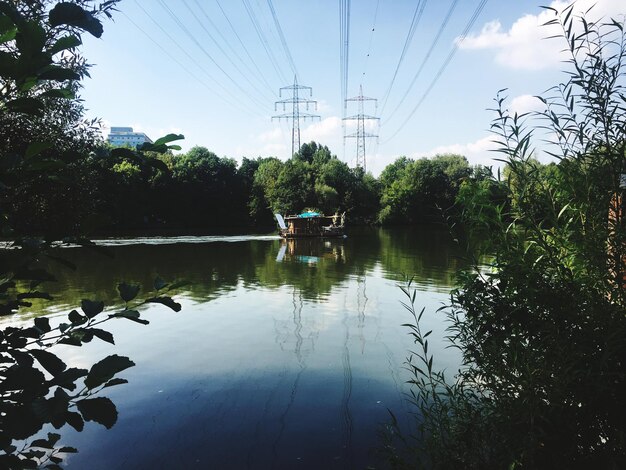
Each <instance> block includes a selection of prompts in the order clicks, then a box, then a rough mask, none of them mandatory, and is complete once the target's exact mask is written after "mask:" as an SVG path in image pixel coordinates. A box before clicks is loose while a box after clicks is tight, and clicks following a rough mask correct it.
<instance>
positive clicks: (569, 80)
mask: <svg viewBox="0 0 626 470" xmlns="http://www.w3.org/2000/svg"><path fill="white" fill-rule="evenodd" d="M116 3H118V2H117V1H108V2H102V3H100V2H95V1H92V0H74V1H71V2H56V1H54V0H43V1H40V2H15V1H9V2H7V1H0V47H1V51H0V77H1V80H2V82H1V85H2V88H1V90H0V92H1V96H0V99H1V101H0V134H2V139H1V140H0V162H1V165H0V181H1V183H2V184H1V185H0V216H1V218H0V234H1V235H2V237H4V238H5V239H8V240H11V242H12V245H13V246H14V247H15V248H16V250H12V251H13V253H11V254H10V255H7V256H3V263H2V267H1V269H0V271H1V272H0V315H3V316H8V315H13V314H15V313H17V312H19V313H21V312H28V309H29V308H31V307H32V306H33V301H37V302H39V301H40V300H49V299H51V296H50V294H49V292H47V291H46V290H45V289H46V287H45V286H46V284H45V283H46V282H49V281H52V280H53V278H52V277H51V275H50V274H49V273H48V272H47V271H46V270H45V269H43V268H42V266H44V265H45V263H41V260H44V259H45V260H46V262H56V263H60V264H61V265H63V266H65V267H67V268H69V269H73V268H75V266H74V263H72V262H71V261H68V260H67V259H65V258H64V257H62V256H58V252H57V251H55V250H54V249H53V246H54V245H55V243H73V244H79V245H84V246H86V247H90V248H92V249H98V247H96V246H94V244H93V242H91V241H90V239H89V238H87V236H92V237H93V234H97V233H106V232H107V231H121V232H125V231H136V230H174V231H176V230H190V231H196V230H197V231H211V230H214V229H217V228H221V227H225V226H229V227H240V228H242V229H243V228H248V229H249V228H251V227H266V226H267V227H271V226H273V225H274V223H273V216H272V214H273V213H274V212H281V213H293V212H297V211H300V210H302V209H304V208H315V209H319V210H322V211H324V212H326V213H334V212H339V213H342V212H346V214H347V217H348V220H349V221H351V222H350V223H354V224H355V225H356V224H359V223H362V224H373V223H380V224H384V225H393V224H400V225H403V224H407V225H411V224H418V223H422V222H423V221H444V220H445V221H447V222H448V223H449V224H450V225H451V227H452V230H453V232H454V233H463V234H469V235H470V236H469V237H464V236H459V239H461V240H462V239H465V238H467V239H469V240H472V239H479V240H480V241H481V244H482V248H483V250H485V251H486V252H488V253H490V254H492V256H493V262H492V263H491V265H490V266H489V267H487V268H485V267H484V266H480V265H479V263H478V262H476V263H474V264H475V265H474V267H473V269H469V270H464V271H463V272H460V273H459V282H458V286H459V287H458V289H457V290H455V291H453V292H452V296H451V303H450V305H449V306H447V307H446V309H445V311H446V313H447V315H448V317H449V321H450V330H449V331H450V340H451V342H452V344H453V345H454V346H456V347H458V348H459V349H460V351H461V353H462V355H463V359H464V364H463V367H462V368H461V370H460V371H459V372H458V373H457V374H456V375H455V376H454V377H450V376H448V377H446V376H444V374H443V372H438V371H437V368H436V361H435V360H434V359H436V358H433V356H432V352H431V349H432V348H431V349H429V347H428V336H429V332H426V331H422V329H421V323H420V319H421V317H422V315H428V314H429V312H423V313H420V309H419V306H418V305H416V304H415V296H414V292H413V291H412V290H411V286H410V285H409V286H408V287H407V288H405V294H406V295H407V301H406V302H405V307H406V308H407V309H408V310H409V312H410V313H411V314H412V316H413V320H414V322H413V323H409V324H408V328H409V330H410V333H411V334H412V335H413V337H414V338H415V341H416V346H417V347H416V349H415V350H414V351H413V352H412V353H411V354H412V355H411V356H410V358H409V361H408V362H407V367H408V368H409V371H410V372H411V373H412V380H411V384H412V386H413V387H412V389H411V390H412V392H411V396H410V397H409V398H410V401H411V403H412V404H413V406H414V408H413V409H414V412H415V413H414V416H415V434H414V435H412V436H407V435H403V434H402V433H399V432H397V431H398V429H399V427H394V426H393V425H392V426H391V427H390V435H389V436H388V438H389V439H388V441H387V447H386V450H387V452H388V455H389V465H390V466H394V467H398V468H441V469H447V468H474V469H483V468H494V469H500V468H508V469H512V468H523V469H534V468H538V469H539V468H541V469H543V468H546V469H548V468H589V467H592V466H593V467H597V468H607V469H613V468H615V469H618V468H624V467H625V466H626V445H625V444H624V443H625V442H626V434H625V432H626V426H625V424H624V423H626V407H625V406H624V397H625V396H626V378H625V369H626V367H625V366H626V310H625V305H624V302H625V300H626V288H625V284H624V273H625V272H626V267H625V262H626V256H625V255H626V253H624V251H625V247H626V245H625V243H626V239H625V238H626V227H625V224H624V222H623V211H624V204H623V192H624V187H623V185H622V184H621V175H623V174H624V173H626V164H625V163H626V162H625V155H626V102H625V101H624V96H625V95H626V89H625V87H624V83H623V82H624V70H623V63H624V60H625V59H626V39H625V35H624V23H623V19H622V20H621V22H620V20H607V21H605V22H601V23H588V22H587V21H586V20H585V19H584V18H575V17H574V15H572V8H571V7H568V8H566V9H565V10H564V11H563V12H560V13H559V12H556V11H554V13H555V17H554V20H553V22H552V23H553V24H557V25H561V26H562V30H563V37H562V38H561V40H563V43H564V46H566V47H567V48H568V49H569V53H570V57H571V59H570V62H569V63H568V64H567V65H568V71H567V72H566V75H565V77H566V78H565V81H564V83H562V84H559V85H558V86H556V87H554V88H553V89H551V90H549V91H548V92H547V93H546V94H545V96H544V97H543V98H541V99H542V101H543V103H544V105H545V109H544V110H543V111H540V112H537V113H532V114H529V115H522V116H519V115H517V114H514V115H510V114H509V113H508V111H507V110H506V100H505V99H504V98H503V97H502V96H501V94H499V95H498V97H497V99H496V107H495V109H494V113H495V115H496V119H495V121H494V123H493V126H492V129H493V133H494V137H495V139H494V140H495V141H496V142H497V143H498V145H499V147H500V148H499V149H498V153H499V156H500V158H501V159H502V160H504V162H505V168H504V171H503V173H502V177H500V175H498V177H497V178H496V177H494V175H492V174H491V171H490V170H489V169H487V168H484V167H470V166H469V165H468V162H467V161H466V160H465V159H464V158H463V157H462V156H458V155H442V156H436V157H435V158H432V159H420V160H415V161H414V160H410V159H407V158H405V157H401V158H399V159H398V160H396V161H395V162H394V163H393V164H391V165H389V166H388V167H387V168H386V169H385V170H384V171H383V172H382V174H381V175H380V177H379V178H374V177H373V176H372V175H370V174H365V173H363V171H362V170H360V169H351V168H349V167H348V166H347V165H346V164H345V163H343V162H341V161H340V160H339V159H337V158H336V157H334V156H333V155H332V154H331V152H330V150H329V149H328V148H327V147H325V146H323V145H320V144H317V143H314V142H312V143H310V144H305V145H303V146H302V147H301V149H299V151H298V152H297V154H296V155H294V156H293V157H292V158H291V159H290V160H288V161H286V162H282V161H280V160H278V159H276V158H272V157H269V158H258V159H244V160H243V162H242V163H241V165H239V166H238V165H237V164H236V162H235V161H234V160H232V159H228V158H220V157H217V156H216V155H215V154H213V153H211V152H210V151H208V150H207V149H205V148H202V147H196V148H193V149H191V150H190V151H189V152H187V153H185V154H182V155H174V154H173V153H172V150H176V149H177V148H178V147H177V146H176V144H173V142H176V141H177V140H179V139H181V138H182V136H178V135H168V136H165V137H163V138H161V139H158V140H157V141H156V142H155V143H154V144H149V145H144V146H143V147H142V148H139V149H111V148H108V147H106V146H105V145H103V144H102V142H101V141H100V138H99V137H98V123H97V122H94V121H91V122H86V121H85V120H84V118H83V114H84V113H83V112H84V108H83V105H82V103H81V102H80V101H79V100H78V98H77V96H78V93H79V91H80V80H81V79H82V78H84V77H85V76H86V75H87V73H88V69H89V65H87V63H86V61H85V59H84V58H83V57H82V56H81V55H80V53H79V51H78V47H79V46H80V44H81V41H80V37H81V35H83V34H86V33H87V34H92V35H94V36H96V37H100V36H101V35H102V32H103V26H102V23H101V19H102V18H104V17H111V15H112V14H114V11H115V5H116ZM534 118H538V119H539V121H538V122H537V121H534V120H533V119H534ZM546 128H547V129H548V131H549V136H548V138H552V139H553V140H552V142H551V144H552V145H550V146H549V151H550V152H551V153H550V155H552V157H553V158H554V160H555V162H554V163H551V164H547V165H545V164H541V163H539V162H538V161H537V160H536V159H535V157H534V148H533V142H534V139H536V138H537V139H538V138H541V137H543V136H541V135H539V136H537V135H536V134H540V132H541V130H542V129H546ZM553 136H554V137H553ZM34 235H35V236H34ZM473 251H474V250H468V252H469V253H472V252H473ZM77 264H78V263H77ZM409 274H410V273H409ZM144 281H145V279H144ZM169 281H170V280H163V279H161V278H160V277H157V278H156V279H151V280H150V283H149V284H150V285H149V286H148V287H147V288H146V287H145V286H144V288H143V289H141V288H140V286H139V285H135V284H128V283H124V282H122V283H120V284H118V286H117V294H119V298H120V299H121V303H122V306H121V307H119V308H117V309H116V310H114V311H113V310H105V304H104V302H103V301H102V299H98V298H93V299H82V300H81V301H80V309H76V310H72V311H71V312H70V313H69V315H68V317H67V321H66V322H64V323H61V324H59V325H57V324H51V323H50V321H49V319H48V318H46V317H39V318H36V319H35V320H34V322H33V325H32V326H30V327H28V328H27V327H6V328H4V329H2V331H1V332H0V353H1V356H2V363H0V377H1V381H0V393H1V394H2V400H1V402H0V449H2V452H3V453H2V454H0V465H2V466H4V467H6V468H33V467H36V466H40V465H47V468H60V467H59V464H60V463H61V462H62V457H63V456H64V455H65V454H67V453H72V452H76V449H74V448H72V447H67V446H61V445H59V441H60V438H61V437H60V435H59V434H56V433H48V434H47V437H46V436H43V437H40V438H38V439H35V440H34V441H29V438H30V437H31V436H33V435H35V434H37V433H38V432H39V431H40V430H41V429H42V427H43V426H44V425H52V426H53V427H55V428H57V429H60V428H62V427H63V426H64V425H65V424H68V425H69V426H71V427H73V428H74V429H76V430H79V431H80V430H82V429H83V427H84V426H85V422H86V421H95V422H97V423H100V424H102V425H104V426H105V427H107V428H110V427H112V426H113V425H114V424H115V422H116V420H117V410H116V408H115V405H114V404H113V402H112V401H111V400H109V399H108V398H106V397H105V396H103V395H104V393H106V390H105V391H104V393H103V390H104V389H106V388H108V387H111V386H114V385H122V384H124V383H125V382H126V381H125V380H124V379H121V378H119V377H117V376H116V375H117V374H118V373H120V372H122V371H124V370H126V369H127V368H129V367H132V366H133V365H134V363H133V362H132V361H131V359H129V358H127V357H122V356H118V355H110V356H108V357H106V358H104V359H103V360H102V361H99V362H98V363H96V364H94V365H93V366H91V367H90V369H89V370H87V369H79V368H75V367H71V364H70V365H68V364H65V363H64V362H63V361H61V359H59V358H58V357H57V356H56V355H55V354H54V346H55V345H57V344H66V345H72V346H76V347H80V346H81V345H83V344H84V343H88V342H90V341H92V340H93V341H98V340H100V341H105V342H109V343H113V342H114V339H113V336H112V335H111V334H110V333H109V332H107V331H106V330H104V329H102V328H99V327H98V326H99V325H100V324H101V323H104V322H107V321H113V320H114V319H122V320H128V321H133V322H139V323H144V324H145V323H147V321H146V320H145V319H143V318H142V317H141V309H142V307H143V306H145V305H146V304H148V303H158V304H162V305H163V306H164V307H169V308H170V309H172V310H175V311H178V310H180V304H178V303H177V302H176V301H175V300H174V299H173V298H172V297H171V294H172V293H175V292H176V290H177V289H179V288H181V287H182V283H180V282H169ZM172 281H173V280H172ZM143 284H146V283H145V282H144V283H143ZM145 291H149V293H147V294H146V295H145V297H144V298H143V300H139V299H140V297H141V296H140V292H141V294H142V295H143V293H144V292H145ZM107 300H110V299H107ZM118 302H119V301H118ZM397 418H398V420H403V419H406V418H405V417H397ZM38 437H39V436H38Z"/></svg>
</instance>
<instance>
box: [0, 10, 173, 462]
mask: <svg viewBox="0 0 626 470" xmlns="http://www.w3.org/2000/svg"><path fill="white" fill-rule="evenodd" d="M115 4H116V1H107V2H104V3H102V4H100V5H97V4H95V3H94V2H90V1H87V0H77V1H74V2H59V3H57V2H53V1H47V0H43V1H37V2H5V1H1V2H0V122H1V123H2V125H1V126H0V128H1V129H2V130H3V131H6V130H7V129H8V128H11V123H12V122H14V123H15V130H16V134H15V135H13V136H10V138H9V139H7V140H4V141H3V143H2V145H1V147H0V161H1V162H2V165H1V166H0V181H1V182H2V184H0V188H1V189H0V190H1V191H2V192H3V194H2V196H3V199H2V205H1V206H0V216H1V218H0V228H1V229H2V234H3V235H4V236H11V235H12V234H13V227H12V226H11V223H10V222H11V221H10V218H9V217H8V216H7V201H13V202H14V201H18V200H21V201H24V199H20V198H16V197H15V194H16V193H19V191H20V190H23V189H24V188H25V187H28V183H29V182H33V181H34V182H36V184H35V185H32V186H31V187H32V188H38V189H39V186H41V187H46V189H49V187H50V186H51V184H50V182H51V181H52V180H53V179H54V178H55V177H56V178H58V181H63V179H64V178H65V177H67V176H69V177H70V178H71V165H72V164H73V163H74V159H75V157H76V155H77V153H76V151H77V150H84V149H85V148H91V147H92V144H93V143H92V142H91V143H90V142H89V138H88V135H89V134H87V135H85V134H82V133H81V131H80V130H79V131H78V132H76V130H75V129H72V124H73V123H75V122H76V121H77V119H79V118H80V109H81V108H80V106H79V105H77V104H76V102H73V104H72V103H66V102H64V101H63V100H72V99H73V96H74V90H75V89H76V87H77V85H76V84H75V83H72V81H73V80H78V79H80V77H81V76H82V75H83V74H84V73H85V70H86V65H85V64H84V61H83V60H82V58H81V57H80V55H79V54H78V53H77V52H76V51H74V49H75V48H76V47H77V46H78V45H80V37H81V34H83V32H85V31H87V32H89V33H91V34H93V35H94V36H97V37H99V36H100V35H101V34H102V24H101V22H100V20H99V19H98V17H99V16H100V15H107V16H108V15H110V13H109V12H110V11H111V10H112V9H113V7H114V5H115ZM93 5H96V6H93ZM57 100H60V101H57ZM57 112H59V114H58V118H59V121H58V122H56V121H54V119H55V116H57V115H56V114H55V113H57ZM64 113H65V114H64ZM42 119H43V121H42ZM44 122H51V123H52V124H53V125H51V126H50V128H45V127H44V128H39V127H38V126H40V125H41V124H42V123H44ZM175 138H177V136H166V137H165V138H163V139H160V140H157V141H156V142H155V143H154V144H151V147H149V148H150V149H151V150H155V149H160V148H161V147H166V146H167V145H166V144H167V142H170V141H172V140H174V139H175ZM40 139H41V140H40ZM80 143H83V144H85V145H84V146H81V145H79V144H80ZM127 152H129V153H128V156H129V157H132V158H133V159H135V160H137V161H141V162H146V161H149V159H146V158H145V156H144V155H142V154H141V153H136V152H130V151H127ZM78 153H80V152H78ZM118 153H119V152H118ZM127 169H128V168H127V167H126V168H121V167H120V170H122V171H126V170H127ZM43 174H45V176H43ZM50 192H51V194H54V195H55V196H57V195H58V194H59V187H56V188H53V190H52V191H50ZM39 195H41V193H39ZM30 197H31V199H32V202H33V203H34V206H35V207H37V208H42V212H41V213H40V215H42V216H43V215H46V213H47V211H48V210H51V209H50V208H49V207H46V206H45V205H39V203H40V201H39V200H38V198H37V195H36V194H32V195H30ZM47 202H49V200H48V201H47ZM57 228H58V227H57ZM69 231H72V228H71V227H70V228H69ZM47 235H48V236H47V237H46V238H45V239H44V238H33V237H29V238H19V237H13V238H12V240H11V245H12V248H14V250H3V251H5V252H3V253H1V254H0V255H1V256H2V263H1V264H0V315H2V316H5V315H11V314H14V313H16V312H18V311H19V310H20V309H22V308H27V307H29V306H31V303H30V302H29V300H30V299H48V300H51V296H50V295H49V294H48V293H46V292H45V291H43V290H42V289H41V286H42V285H43V283H44V282H46V281H51V280H53V278H52V276H51V275H50V274H49V273H48V272H46V271H45V270H43V269H38V268H37V266H36V265H35V262H36V261H37V260H38V259H39V258H41V257H48V258H49V259H52V260H56V261H58V262H59V263H61V264H63V265H64V266H66V267H68V268H72V264H71V263H69V262H67V261H66V260H64V259H62V258H59V257H58V256H57V255H56V254H55V253H54V252H52V251H51V250H50V249H51V248H52V247H54V246H59V245H62V244H69V243H77V244H81V245H92V244H91V242H90V241H89V240H86V239H83V238H80V237H76V236H69V237H65V238H62V239H59V237H60V234H59V232H56V231H54V232H53V233H48V234H47ZM154 288H155V291H156V295H154V296H152V297H150V298H147V299H146V300H144V301H143V302H140V301H137V300H136V297H137V295H138V293H139V288H138V287H137V286H133V285H129V284H125V283H120V284H119V285H118V291H119V293H120V297H121V300H122V301H123V302H124V307H121V308H118V309H117V311H116V312H109V313H107V314H103V310H104V303H103V302H98V301H93V300H88V299H84V300H83V301H82V302H81V311H80V312H79V311H78V310H72V311H71V312H70V313H69V315H68V317H67V323H65V322H63V323H61V324H59V325H51V324H50V321H49V319H48V318H46V317H40V318H36V319H35V320H34V322H33V325H32V326H30V327H6V328H3V329H2V331H0V357H1V358H2V359H1V363H0V395H1V399H0V449H1V450H2V452H1V453H0V466H1V467H2V468H19V469H21V468H36V467H37V466H39V465H44V464H47V468H60V467H59V465H58V464H59V463H60V462H61V461H62V458H61V455H64V454H67V453H73V452H76V449H74V448H73V447H69V446H63V447H60V446H59V445H58V441H59V439H60V435H59V434H56V433H48V434H47V437H45V438H43V437H42V438H40V439H36V440H34V441H31V442H26V443H20V448H19V449H18V448H17V446H16V445H14V444H15V443H16V441H26V440H27V439H28V438H29V437H30V436H32V435H33V434H34V433H36V432H38V431H39V430H40V429H41V428H42V426H43V425H44V424H48V423H49V424H51V425H52V426H54V427H55V428H57V429H58V428H60V427H62V426H64V425H65V424H66V423H67V424H69V425H70V426H72V427H74V428H75V429H76V430H78V431H80V430H82V429H83V426H84V423H85V421H95V422H98V423H100V424H102V425H104V426H106V427H107V428H109V427H111V426H113V425H114V424H115V422H116V420H117V410H116V409H115V405H114V404H113V402H112V401H111V400H109V399H108V398H106V397H102V396H97V397H95V395H96V394H97V393H99V392H100V391H101V390H102V389H104V388H106V387H110V386H114V385H120V384H123V383H126V381H125V380H124V379H121V378H119V377H115V376H116V374H118V373H119V372H122V371H124V370H126V369H127V368H129V367H132V366H133V365H134V363H133V362H132V361H131V360H130V359H129V358H127V357H122V356H118V355H111V356H108V357H106V358H104V359H102V360H101V361H99V362H98V363H96V364H94V365H93V366H92V367H91V368H90V369H89V370H87V369H81V368H75V367H68V365H67V364H65V363H64V362H63V361H62V360H61V359H59V357H57V356H56V355H55V354H54V353H53V352H52V351H51V349H52V348H53V347H54V346H55V345H57V344H66V345H72V346H81V345H82V344H83V343H87V342H89V341H91V340H92V339H94V338H98V339H99V340H102V341H106V342H110V343H112V342H113V336H112V335H111V334H110V333H109V332H107V331H105V330H103V329H101V328H96V326H98V325H100V324H102V323H103V322H106V321H109V320H110V319H113V318H126V319H128V320H131V321H135V322H140V323H147V322H146V320H143V319H141V318H140V313H139V311H138V310H136V308H137V307H138V306H140V305H142V304H143V303H148V302H157V303H161V304H164V305H167V306H168V307H170V308H172V309H174V310H179V309H180V305H179V304H177V303H176V302H174V300H173V299H172V298H171V297H169V296H164V295H161V294H162V293H164V292H165V290H166V288H168V289H169V288H175V286H169V285H168V284H167V283H165V282H164V281H163V280H161V279H157V280H155V285H154ZM159 291H160V292H159ZM79 380H80V381H81V382H82V383H83V385H84V386H83V387H82V388H81V389H79V390H78V391H76V390H77V385H76V382H77V381H79Z"/></svg>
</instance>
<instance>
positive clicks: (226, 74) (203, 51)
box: [158, 0, 264, 108]
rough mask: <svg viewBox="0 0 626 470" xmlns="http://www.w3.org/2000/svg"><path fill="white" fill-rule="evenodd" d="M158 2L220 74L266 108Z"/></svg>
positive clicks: (178, 19)
mask: <svg viewBox="0 0 626 470" xmlns="http://www.w3.org/2000/svg"><path fill="white" fill-rule="evenodd" d="M158 2H159V4H160V5H161V6H162V7H163V8H164V9H165V10H166V12H167V13H168V14H169V16H170V17H171V18H172V19H173V20H174V22H175V23H176V24H177V25H178V27H179V28H180V29H181V30H182V31H183V32H184V33H185V34H186V35H187V36H188V37H189V39H191V41H192V42H193V43H194V44H195V45H196V46H197V47H198V49H200V50H201V51H202V53H203V54H204V55H205V56H206V57H207V58H208V59H209V60H210V61H211V62H212V63H213V65H215V67H217V68H218V69H219V70H220V72H222V73H223V74H224V76H226V78H227V79H228V80H229V81H230V82H231V83H232V84H233V85H235V86H236V87H237V88H239V90H240V91H241V92H242V93H243V94H244V95H246V96H247V97H248V99H249V100H250V101H252V102H254V103H256V104H257V106H259V107H261V108H263V107H264V104H263V103H261V102H260V101H258V100H257V98H256V97H254V96H253V95H251V94H250V93H248V91H247V90H246V89H245V88H243V87H242V86H241V85H239V83H238V82H237V81H236V80H234V79H233V77H232V76H231V75H230V74H229V73H228V72H227V71H226V70H224V68H223V67H222V66H221V65H220V64H218V63H217V61H216V60H215V59H214V58H213V56H212V55H211V54H209V52H208V51H207V50H206V49H205V48H204V47H203V46H202V44H201V43H200V42H199V41H198V39H197V38H196V36H195V35H194V34H193V33H192V32H191V31H189V28H187V27H186V26H185V24H184V23H183V22H182V21H181V20H180V18H179V17H178V15H176V13H174V12H173V11H172V9H171V8H170V7H169V6H167V4H166V3H165V2H164V1H163V0H158Z"/></svg>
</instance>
